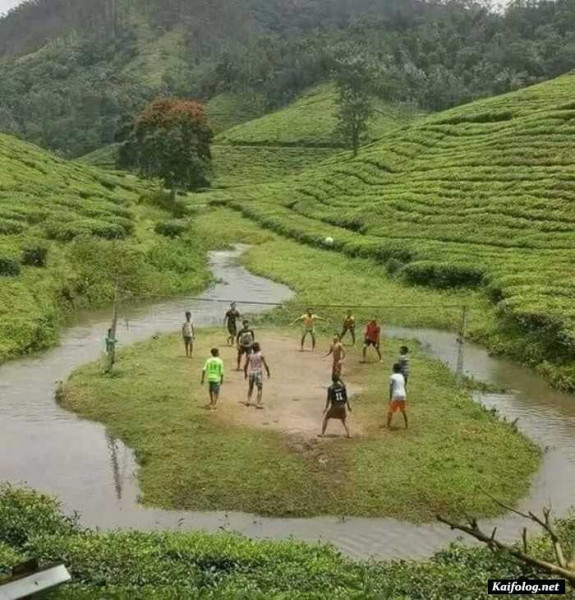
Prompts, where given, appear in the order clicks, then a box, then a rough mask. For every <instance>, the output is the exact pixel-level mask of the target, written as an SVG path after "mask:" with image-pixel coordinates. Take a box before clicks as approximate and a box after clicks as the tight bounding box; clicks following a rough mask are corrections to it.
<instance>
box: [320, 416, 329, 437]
mask: <svg viewBox="0 0 575 600" xmlns="http://www.w3.org/2000/svg"><path fill="white" fill-rule="evenodd" d="M328 421H329V417H328V416H327V415H326V416H325V418H324V420H323V424H322V426H321V436H320V437H323V436H324V435H325V432H326V429H327V422H328Z"/></svg>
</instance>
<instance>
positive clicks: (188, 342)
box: [182, 311, 196, 358]
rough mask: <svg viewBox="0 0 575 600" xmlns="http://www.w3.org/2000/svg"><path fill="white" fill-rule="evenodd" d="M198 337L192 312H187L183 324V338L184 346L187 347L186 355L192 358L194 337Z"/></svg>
mask: <svg viewBox="0 0 575 600" xmlns="http://www.w3.org/2000/svg"><path fill="white" fill-rule="evenodd" d="M195 337H196V327H195V325H194V322H193V321H192V313H191V312H189V311H188V312H187V313H186V320H185V321H184V324H183V325H182V338H183V339H184V346H185V348H186V356H187V357H189V358H192V356H193V354H194V339H195Z"/></svg>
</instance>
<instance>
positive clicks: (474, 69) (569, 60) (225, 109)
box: [0, 0, 575, 157]
mask: <svg viewBox="0 0 575 600" xmlns="http://www.w3.org/2000/svg"><path fill="white" fill-rule="evenodd" d="M543 22H544V23H546V27H545V28H542V27H541V26H540V24H541V23H543ZM574 24H575V0H557V1H556V2H552V3H550V2H542V3H531V2H529V3H523V2H513V3H509V6H508V7H507V9H506V10H505V12H503V13H500V12H493V11H492V10H490V9H489V8H486V6H485V3H483V2H469V1H468V0H451V1H450V2H448V3H447V2H428V1H426V0H356V1H354V2H350V1H349V0H297V1H296V0H289V1H283V0H238V1H236V2H228V1H226V0H213V1H211V2H207V1H206V0H169V1H168V0H75V1H74V2H63V1H61V0H29V1H28V2H24V3H22V4H21V5H20V6H18V7H17V8H16V9H15V10H13V11H11V12H9V13H8V15H7V16H5V17H3V18H0V131H2V132H5V133H9V134H16V135H18V136H19V137H21V138H23V139H26V140H28V141H31V142H33V143H36V144H38V145H40V146H42V147H45V148H49V149H51V150H56V151H58V152H59V153H60V154H62V155H63V156H66V157H78V156H82V155H85V154H87V153H89V152H92V151H94V150H97V149H99V148H101V147H103V146H106V145H108V144H111V143H113V142H114V141H117V140H116V135H117V134H118V132H119V131H121V129H122V126H123V125H124V124H125V123H126V121H127V120H129V119H130V118H131V117H132V116H133V114H134V113H135V112H137V111H138V110H139V109H141V107H142V106H143V105H144V104H145V103H147V102H148V101H150V100H151V99H152V98H154V97H157V96H160V95H162V96H165V95H169V96H172V95H175V96H182V97H186V98H199V99H201V100H203V101H205V102H207V101H210V100H214V101H215V104H217V105H218V109H217V112H218V116H217V118H216V119H214V123H215V124H216V130H217V131H218V132H220V131H223V130H224V129H226V128H228V127H229V126H230V125H234V124H237V123H242V122H244V121H247V120H250V119H253V118H254V117H257V116H260V115H262V114H266V113H269V112H271V111H274V110H277V109H279V108H281V107H284V106H287V105H288V104H289V103H290V102H292V101H293V100H294V98H296V97H297V96H298V94H301V93H302V92H303V91H304V90H306V89H310V88H312V87H314V86H316V85H318V84H320V83H321V82H323V81H326V80H328V79H329V78H330V77H331V76H332V74H333V72H334V70H335V69H336V68H337V65H338V63H339V61H341V60H342V59H346V58H349V57H353V56H355V57H357V56H361V57H362V58H365V60H366V61H367V62H368V63H370V64H371V65H372V66H373V67H374V71H373V76H372V77H371V78H372V79H373V81H370V84H371V85H372V87H373V92H374V94H375V95H376V96H377V97H378V98H380V99H381V100H382V101H384V100H385V101H386V102H392V103H396V102H403V103H408V104H411V105H414V106H419V107H420V108H421V109H423V110H424V111H426V112H429V111H437V110H442V109H446V108H448V107H452V106H457V105H460V104H463V103H466V102H469V101H470V100H473V99H476V98H481V97H487V96H490V95H493V94H497V93H502V92H505V91H508V90H514V89H518V88H520V87H523V86H526V85H529V84H532V83H534V82H538V81H543V80H545V79H548V78H550V77H554V76H557V75H559V74H562V73H565V72H567V71H569V70H570V69H573V68H575V29H574V27H575V25H574ZM215 112H216V111H215ZM308 125H309V124H308ZM313 129H314V128H313V127H312V128H310V135H312V130H313ZM242 135H243V134H242ZM310 143H316V142H314V141H313V140H310Z"/></svg>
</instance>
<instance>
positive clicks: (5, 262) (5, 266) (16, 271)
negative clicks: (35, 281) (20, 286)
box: [0, 256, 21, 277]
mask: <svg viewBox="0 0 575 600" xmlns="http://www.w3.org/2000/svg"><path fill="white" fill-rule="evenodd" d="M20 271H21V265H20V262H19V261H18V260H17V259H15V258H11V257H9V256H0V277H16V276H17V275H20Z"/></svg>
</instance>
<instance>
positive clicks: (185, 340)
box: [184, 335, 194, 344]
mask: <svg viewBox="0 0 575 600" xmlns="http://www.w3.org/2000/svg"><path fill="white" fill-rule="evenodd" d="M193 341H194V338H193V337H192V336H191V335H185V336H184V342H186V344H191V343H192V342H193Z"/></svg>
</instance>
